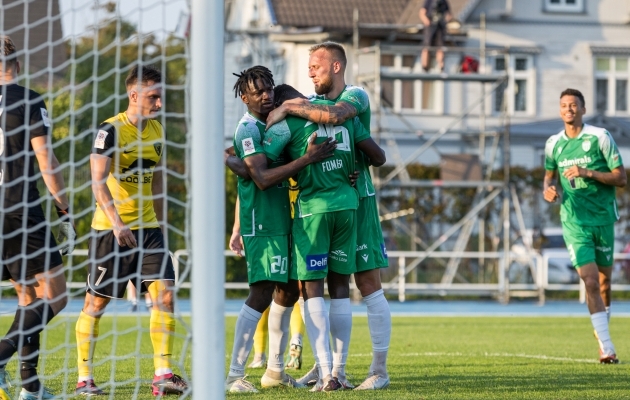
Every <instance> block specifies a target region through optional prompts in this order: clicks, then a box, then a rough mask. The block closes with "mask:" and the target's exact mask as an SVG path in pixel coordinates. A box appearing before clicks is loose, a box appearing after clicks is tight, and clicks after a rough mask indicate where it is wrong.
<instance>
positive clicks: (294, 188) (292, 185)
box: [289, 178, 300, 219]
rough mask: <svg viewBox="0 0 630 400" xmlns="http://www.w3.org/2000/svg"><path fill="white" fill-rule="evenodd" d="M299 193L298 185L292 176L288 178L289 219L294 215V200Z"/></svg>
mask: <svg viewBox="0 0 630 400" xmlns="http://www.w3.org/2000/svg"><path fill="white" fill-rule="evenodd" d="M299 194H300V187H299V186H298V183H297V181H296V180H294V179H293V178H289V203H290V204H291V219H293V218H294V216H295V202H296V201H297V198H298V195H299Z"/></svg>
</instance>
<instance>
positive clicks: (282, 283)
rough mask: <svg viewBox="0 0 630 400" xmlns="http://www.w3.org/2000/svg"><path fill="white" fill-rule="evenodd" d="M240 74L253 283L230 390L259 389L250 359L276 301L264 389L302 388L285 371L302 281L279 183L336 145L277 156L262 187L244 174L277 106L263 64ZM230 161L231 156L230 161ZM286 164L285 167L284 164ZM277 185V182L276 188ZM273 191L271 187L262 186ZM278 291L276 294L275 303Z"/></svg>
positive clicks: (237, 337) (243, 201) (241, 191)
mask: <svg viewBox="0 0 630 400" xmlns="http://www.w3.org/2000/svg"><path fill="white" fill-rule="evenodd" d="M236 76H238V80H237V82H236V84H235V85H234V91H235V94H236V95H237V96H240V97H241V100H242V101H243V103H245V104H246V105H247V113H245V115H244V116H243V118H242V119H241V121H240V122H239V124H238V127H237V128H236V132H235V134H234V152H235V154H236V156H238V158H240V159H242V160H243V161H244V163H243V164H244V166H245V169H246V171H241V172H240V174H239V178H238V203H239V210H238V215H239V219H240V230H241V235H242V236H243V244H244V247H245V258H246V261H247V275H248V281H249V284H250V292H249V297H248V298H247V300H246V301H245V304H244V305H243V307H242V309H241V311H240V313H239V316H238V319H237V321H236V328H235V333H234V346H233V350H232V360H231V364H230V371H229V373H228V377H227V379H226V381H225V390H226V391H230V392H256V391H257V390H256V388H255V387H254V385H252V384H251V383H250V382H248V381H247V380H245V362H246V361H247V357H248V356H249V353H250V351H251V348H252V343H253V333H254V331H255V330H256V325H257V324H258V321H259V320H260V317H261V315H262V313H263V312H264V311H265V309H266V308H267V307H269V304H270V303H271V308H270V313H269V332H270V343H269V352H270V359H269V369H268V370H267V373H265V375H264V376H263V378H262V380H261V383H262V386H263V387H274V386H291V387H296V386H297V387H299V386H301V385H299V384H297V383H296V382H295V380H294V379H293V378H291V377H290V376H289V375H287V374H285V373H284V364H283V361H284V351H285V349H286V346H287V341H288V328H289V321H290V317H291V311H292V310H293V305H294V304H295V302H296V301H297V299H298V297H299V289H298V285H297V280H295V279H289V276H290V274H291V271H290V268H291V264H290V262H289V261H290V259H289V239H290V237H289V234H290V220H291V218H290V214H289V194H288V186H287V185H282V184H278V183H281V182H282V181H283V180H286V179H287V178H288V177H290V176H292V175H294V174H295V173H297V171H299V170H300V169H301V168H303V167H304V166H306V165H308V164H309V163H311V162H317V161H320V160H322V159H324V158H326V157H328V156H329V154H330V152H331V151H332V147H334V144H330V143H328V142H329V141H327V142H326V143H324V144H323V145H322V146H313V147H311V149H309V150H310V151H307V153H306V154H305V155H304V157H300V158H299V159H295V160H294V161H292V162H291V163H289V164H286V163H285V162H284V159H282V158H281V157H278V158H277V159H275V160H274V162H273V163H272V164H271V165H270V166H271V167H272V168H270V169H269V170H268V171H266V172H267V173H266V174H265V177H266V179H267V180H266V181H265V183H264V185H261V186H262V187H258V186H257V184H258V183H257V182H255V181H252V180H250V179H246V178H243V177H242V176H243V175H247V173H249V174H252V171H253V170H252V168H254V169H255V168H256V165H257V163H258V162H260V159H261V158H262V160H263V161H262V162H263V163H264V164H265V166H266V164H267V159H266V158H265V156H264V154H263V152H262V140H263V139H264V138H265V123H264V122H263V121H265V118H266V116H267V113H268V112H269V111H270V110H271V109H272V108H273V86H274V82H273V76H272V74H271V72H270V71H269V70H268V69H267V68H265V67H262V66H256V67H252V68H250V69H248V70H245V71H243V73H241V74H240V75H236ZM226 163H227V164H231V162H230V157H227V159H226ZM285 164H286V165H285ZM274 185H275V186H274ZM262 189H268V190H262ZM274 290H277V293H276V296H275V298H274V299H273V302H272V295H273V292H274Z"/></svg>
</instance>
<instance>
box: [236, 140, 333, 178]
mask: <svg viewBox="0 0 630 400" xmlns="http://www.w3.org/2000/svg"><path fill="white" fill-rule="evenodd" d="M316 137H317V133H313V134H312V135H311V138H310V143H309V145H308V148H307V150H306V154H304V155H303V156H302V157H300V158H298V159H297V160H293V161H291V162H290V163H288V164H285V165H282V166H280V167H276V168H268V161H267V156H265V155H264V154H256V155H253V156H251V157H247V158H246V159H245V160H244V161H245V165H246V166H247V170H248V172H249V175H250V176H251V177H252V179H253V180H254V182H256V186H258V188H259V189H260V190H266V189H268V188H270V187H272V186H275V185H277V184H279V183H280V182H282V181H286V180H287V179H289V178H290V177H292V176H294V175H296V174H297V173H298V172H300V171H301V170H302V169H304V167H306V166H307V165H309V164H312V163H316V162H319V161H322V160H323V159H325V158H328V157H330V156H332V154H333V151H334V150H335V147H336V146H337V141H334V140H331V139H330V138H328V139H326V141H325V142H324V143H321V144H313V142H314V141H315V138H316Z"/></svg>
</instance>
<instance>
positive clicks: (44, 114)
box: [39, 108, 50, 128]
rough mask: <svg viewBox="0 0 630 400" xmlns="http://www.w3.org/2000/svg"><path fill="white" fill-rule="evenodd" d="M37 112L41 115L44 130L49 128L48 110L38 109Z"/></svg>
mask: <svg viewBox="0 0 630 400" xmlns="http://www.w3.org/2000/svg"><path fill="white" fill-rule="evenodd" d="M39 111H40V112H41V113H42V122H43V123H44V126H45V127H46V128H50V118H49V117H48V110H46V109H45V108H40V109H39Z"/></svg>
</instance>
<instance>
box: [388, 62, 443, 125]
mask: <svg viewBox="0 0 630 400" xmlns="http://www.w3.org/2000/svg"><path fill="white" fill-rule="evenodd" d="M381 68H383V70H387V71H396V72H416V71H420V70H421V68H420V57H418V55H416V54H414V55H410V54H382V55H381ZM440 90H441V91H443V83H441V82H433V81H421V80H405V79H382V80H381V98H382V99H383V101H384V105H385V106H387V107H392V108H393V110H394V111H395V112H401V111H404V112H414V113H421V112H430V113H440V112H442V109H441V107H440V103H441V102H442V97H440V93H439V91H440Z"/></svg>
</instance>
